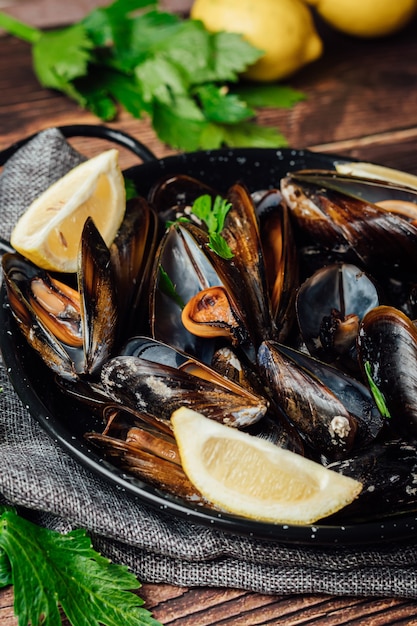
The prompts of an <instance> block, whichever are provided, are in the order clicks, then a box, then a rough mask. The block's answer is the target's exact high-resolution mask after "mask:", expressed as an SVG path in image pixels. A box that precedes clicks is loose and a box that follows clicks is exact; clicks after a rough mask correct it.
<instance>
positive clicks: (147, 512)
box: [0, 129, 417, 598]
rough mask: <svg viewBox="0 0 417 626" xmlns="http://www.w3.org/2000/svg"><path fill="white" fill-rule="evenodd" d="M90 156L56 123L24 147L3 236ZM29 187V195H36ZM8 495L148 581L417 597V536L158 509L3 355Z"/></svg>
mask: <svg viewBox="0 0 417 626" xmlns="http://www.w3.org/2000/svg"><path fill="white" fill-rule="evenodd" d="M81 158H82V157H81V156H80V155H78V154H77V153H76V152H75V151H74V150H73V149H72V148H70V147H69V145H68V143H67V142H66V140H65V139H64V138H63V137H62V135H61V134H60V132H59V131H58V130H56V129H50V130H47V131H44V132H42V133H40V134H39V135H38V136H37V137H36V138H35V139H33V140H31V142H30V143H29V144H27V145H26V146H24V147H23V148H21V149H20V150H19V152H18V153H17V154H16V155H14V156H13V157H12V158H11V159H10V160H9V161H8V163H7V164H6V166H5V167H4V169H3V172H2V174H1V176H0V207H1V209H0V210H1V216H2V217H1V226H0V230H1V235H2V237H4V238H8V237H9V235H10V232H11V229H12V226H13V224H14V222H15V220H16V218H17V217H18V216H19V215H20V214H21V212H22V211H23V210H24V209H25V207H26V206H27V204H28V202H29V201H30V200H31V199H32V198H33V197H34V196H35V195H37V194H38V193H39V192H40V191H41V190H42V189H43V188H45V187H47V186H48V185H49V184H51V182H52V181H53V180H56V179H57V178H59V177H60V176H62V175H63V174H64V173H65V171H67V170H68V169H70V168H71V167H73V166H74V165H75V164H76V162H78V161H79V160H80V159H81ZM26 192H28V193H26ZM0 387H1V388H2V389H3V391H2V392H1V393H0V501H2V502H7V503H11V504H14V505H15V506H18V507H22V511H24V513H25V514H26V515H27V516H28V517H30V518H31V519H32V520H33V521H35V522H37V523H40V524H42V525H44V526H46V527H49V528H54V529H56V530H59V531H61V532H66V531H68V530H70V529H72V528H75V527H82V528H86V529H87V530H88V531H89V533H90V536H91V537H92V540H93V543H94V546H95V547H96V549H97V550H99V551H101V552H102V553H103V554H104V555H106V556H108V557H109V558H111V559H113V560H114V561H115V562H118V563H124V564H126V565H128V566H129V567H130V568H131V569H132V570H133V571H134V572H135V574H136V575H137V576H138V577H139V579H140V580H141V581H142V582H166V583H171V584H176V585H184V586H213V587H235V588H239V589H247V590H252V591H258V592H262V593H276V594H296V593H330V594H341V595H356V596H362V595H374V596H389V597H394V596H396V597H404V598H416V597H417V567H416V565H417V541H410V542H408V544H403V545H400V544H398V545H395V544H386V545H383V546H382V547H381V546H369V545H367V546H363V547H354V548H352V547H349V548H346V547H345V548H344V547H342V546H340V547H338V546H336V545H335V546H334V547H324V548H323V547H318V546H315V545H314V544H313V543H312V545H311V546H307V547H305V546H298V545H286V544H282V543H278V542H274V541H266V540H264V541H262V540H257V539H255V538H252V537H242V536H238V535H233V534H231V533H228V532H224V531H222V530H219V529H215V528H211V527H204V526H199V525H197V524H193V523H190V522H188V521H187V520H185V519H180V518H175V517H173V516H171V515H168V514H166V513H164V511H159V510H154V509H152V508H150V507H148V506H147V505H146V504H144V503H142V502H140V501H139V500H138V499H136V498H135V497H133V496H131V495H129V494H126V493H124V492H121V491H120V490H119V489H117V488H116V487H113V486H111V485H109V484H108V483H107V482H104V481H103V480H101V478H99V477H98V476H96V475H95V474H93V473H90V472H89V471H88V470H86V469H85V468H84V467H81V466H80V465H79V464H78V463H77V462H75V461H74V460H73V458H72V457H70V456H69V455H68V454H67V453H66V452H64V451H63V450H62V449H61V448H60V447H59V446H58V445H57V444H56V443H55V442H54V441H53V440H52V439H51V438H50V437H49V436H48V435H47V434H46V433H45V432H44V431H43V430H42V428H41V427H40V426H39V425H38V423H37V422H36V420H34V419H33V418H32V417H31V416H30V415H29V413H28V412H27V410H26V409H25V408H24V407H23V405H22V404H21V402H20V400H19V398H18V397H17V395H16V394H15V392H14V390H13V389H12V386H11V384H10V382H9V380H8V377H7V373H6V371H5V367H4V366H3V365H2V363H0Z"/></svg>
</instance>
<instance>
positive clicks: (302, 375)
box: [3, 171, 417, 518]
mask: <svg viewBox="0 0 417 626" xmlns="http://www.w3.org/2000/svg"><path fill="white" fill-rule="evenodd" d="M249 182H250V181H249ZM271 183H273V184H275V185H276V187H275V188H273V187H272V186H271V189H268V190H252V189H251V190H249V189H248V188H247V187H246V186H245V184H242V183H235V184H234V185H232V186H231V187H230V188H229V189H228V190H227V191H226V192H225V193H223V194H219V192H218V191H217V190H215V189H212V188H211V187H210V186H209V185H208V184H206V183H205V182H202V181H199V180H196V179H193V178H191V177H190V176H185V175H178V176H170V177H168V178H167V179H165V180H162V181H160V182H158V183H157V184H156V185H155V186H154V187H153V188H152V189H151V191H150V193H149V196H148V198H146V199H144V198H139V199H136V200H135V203H136V205H137V206H139V207H140V210H139V213H138V214H135V217H131V218H130V220H131V221H127V220H126V221H125V222H124V227H122V230H121V231H120V233H119V236H118V238H117V239H116V240H115V242H114V243H113V245H112V246H111V248H110V250H105V249H104V248H103V247H102V246H101V244H100V245H99V244H98V243H97V242H96V241H95V240H94V243H90V244H88V243H87V242H88V241H89V238H90V235H88V228H87V227H86V232H85V235H83V241H84V246H85V251H84V253H83V254H82V255H81V259H82V263H83V264H84V266H85V268H86V269H84V270H81V269H80V272H79V276H78V286H77V285H75V288H74V289H73V291H71V292H70V296H67V295H66V289H64V288H62V287H61V286H60V285H59V284H57V283H56V279H55V277H52V278H51V277H47V276H45V275H43V276H42V275H41V272H40V271H39V270H37V268H34V267H30V266H29V265H28V263H27V261H26V260H24V259H22V258H19V257H18V255H10V256H9V255H5V257H4V260H3V269H4V274H5V279H6V284H7V288H8V298H9V303H10V306H11V308H12V309H13V312H14V315H15V317H16V319H17V320H18V324H19V327H20V328H21V329H22V331H23V333H24V334H25V336H26V337H27V339H28V341H29V342H30V343H31V345H32V346H33V347H34V348H35V349H36V350H38V351H39V353H40V354H42V356H43V358H44V359H45V361H46V362H47V364H48V366H49V367H51V368H52V369H53V370H54V372H56V373H57V374H58V375H59V376H60V377H64V378H67V379H70V380H71V381H72V382H71V385H72V387H71V390H70V386H71V385H70V386H69V387H68V390H70V391H71V393H72V394H73V397H75V394H76V393H77V389H81V385H82V384H85V385H87V386H86V387H85V388H84V389H86V390H87V391H86V392H84V391H83V392H81V391H80V395H79V398H81V397H82V393H84V395H85V396H86V395H88V393H89V392H88V389H89V385H91V390H93V389H94V393H93V391H92V393H91V396H92V397H91V398H90V400H91V403H92V406H93V408H92V410H95V411H96V412H97V413H98V414H99V415H100V417H101V419H102V420H103V430H102V432H94V433H93V432H90V433H87V434H86V437H87V439H88V440H89V441H90V442H91V443H93V444H95V445H97V446H99V447H100V448H102V450H103V451H104V453H105V454H106V456H107V458H109V459H110V460H111V462H112V463H115V464H118V465H120V466H121V467H122V468H123V469H124V470H126V471H128V472H131V473H132V474H134V475H136V476H140V477H141V478H143V479H144V480H145V481H148V482H151V483H152V484H153V485H155V486H156V487H158V488H160V489H162V490H166V491H169V492H170V493H173V494H176V495H178V496H179V497H181V498H185V499H191V500H192V501H194V502H199V503H203V504H204V505H206V506H207V505H209V504H208V503H204V502H203V500H202V498H201V495H200V494H198V493H197V492H196V491H195V490H194V489H193V488H192V486H190V484H189V482H188V481H187V479H186V477H185V475H184V473H183V471H182V468H181V466H180V464H179V463H178V457H177V450H176V444H175V439H174V437H173V434H172V431H171V427H170V415H171V413H172V411H174V410H175V409H176V408H178V407H179V406H184V405H186V406H190V407H192V408H194V409H195V410H197V411H199V412H201V413H203V414H205V415H206V416H207V417H210V418H211V419H214V420H218V421H221V422H222V423H224V424H227V425H228V426H230V427H232V428H239V429H242V430H246V431H247V432H250V433H251V434H253V435H254V436H257V437H266V438H268V439H270V440H271V441H274V443H275V444H276V445H279V446H282V447H287V448H289V449H291V450H293V451H296V452H297V453H299V454H304V455H305V456H307V457H309V458H312V459H314V460H316V461H318V462H321V463H322V464H323V465H326V466H328V467H331V468H335V469H336V470H337V471H340V472H341V473H344V472H346V473H349V474H350V475H352V476H353V477H357V478H358V479H360V480H363V481H364V484H365V482H366V481H365V479H364V478H363V475H362V470H363V467H369V466H372V467H375V468H378V467H381V465H380V464H381V463H384V466H383V467H384V471H381V472H379V471H378V469H375V471H374V473H373V474H372V477H373V478H372V479H373V480H374V479H375V480H376V478H375V476H378V475H379V479H378V480H379V483H378V489H377V491H378V493H384V492H385V493H387V494H388V493H390V494H391V491H389V489H390V488H391V487H390V484H392V474H390V470H389V462H390V459H392V458H394V456H395V454H396V452H395V451H396V450H397V451H398V453H399V454H400V453H401V458H404V459H405V461H404V463H405V469H404V474H405V475H406V478H405V479H404V480H403V481H402V484H404V485H406V487H404V489H406V490H407V494H408V495H407V496H405V495H404V498H403V501H402V507H405V508H406V507H407V506H410V507H411V506H414V507H415V505H416V502H417V501H416V497H415V495H414V491H413V489H411V488H410V485H411V483H412V480H411V478H410V476H411V473H412V472H413V471H414V461H413V460H412V454H408V453H407V454H405V453H404V450H409V449H411V448H412V447H413V446H414V445H415V444H414V439H415V437H416V433H417V426H416V423H417V416H416V414H415V409H414V398H415V392H416V384H415V381H414V373H415V372H416V371H417V363H416V361H415V360H416V359H417V332H416V330H415V326H414V322H413V321H412V319H411V318H410V317H409V314H410V307H411V304H410V303H411V302H412V298H413V295H412V294H413V291H412V290H413V289H416V287H415V286H416V285H417V275H416V280H414V271H413V267H414V265H415V261H417V252H416V250H417V245H416V244H417V225H416V224H417V221H416V216H415V215H414V206H415V207H416V209H417V192H416V191H415V190H413V189H411V188H407V187H405V186H400V185H399V184H395V185H394V184H392V183H384V182H382V181H379V182H375V181H373V180H368V179H361V178H359V177H355V176H352V175H341V174H338V173H336V172H328V171H302V172H290V173H289V174H288V176H286V177H284V178H283V180H282V181H271ZM202 194H205V195H207V196H208V197H210V198H211V199H212V200H214V199H215V198H217V197H218V196H219V195H222V197H223V199H224V200H225V202H227V204H228V205H229V209H228V212H227V215H226V217H225V220H224V225H223V228H222V231H221V237H222V238H223V240H224V241H225V242H226V244H227V246H228V249H229V250H230V253H231V254H230V256H229V257H227V258H226V257H224V256H222V255H221V254H219V252H218V251H217V250H215V249H214V248H213V246H212V244H211V240H210V232H209V229H208V227H207V224H205V223H204V221H202V220H201V219H199V218H198V216H196V215H195V214H193V203H194V201H195V200H196V199H197V198H198V197H200V196H201V195H202ZM156 216H158V217H156ZM89 228H90V230H93V226H92V225H90V226H89ZM123 228H124V230H123ZM131 232H132V233H135V238H134V240H133V243H132V241H131V240H130V238H129V233H131ZM158 233H159V236H157V235H158ZM91 236H93V235H91ZM94 236H95V235H94ZM125 241H128V242H129V243H128V244H126V248H125V247H124V246H125ZM100 249H101V250H102V256H101V260H100V254H99V253H98V251H99V250H100ZM126 259H131V261H129V262H127V261H126ZM126 266H129V270H128V272H127V273H126V274H125V273H123V270H124V268H125V267H126ZM89 267H97V271H95V272H91V271H89V269H88V268H89ZM98 268H100V269H98ZM35 275H36V280H35V281H34V280H33V279H32V278H34V277H35ZM403 277H404V280H403ZM38 279H39V280H41V281H42V283H41V284H42V285H43V286H42V289H45V290H46V289H47V290H51V291H54V290H55V289H57V290H61V289H62V295H59V300H60V302H62V305H61V306H62V309H63V311H65V312H64V313H62V312H60V313H58V314H57V315H56V316H55V318H56V319H57V320H58V322H59V324H58V325H59V326H60V327H61V326H62V327H63V328H65V330H67V329H70V331H71V332H72V327H73V326H74V327H75V329H76V330H75V331H74V333H73V334H74V336H77V342H78V343H74V345H72V344H71V341H70V340H69V339H68V338H67V336H66V335H65V336H64V335H61V334H58V333H57V332H56V331H54V330H53V325H54V324H55V319H54V324H52V323H51V322H49V321H44V310H43V308H42V309H41V308H39V306H38V298H37V296H36V293H37V289H38V287H37V284H38V283H37V280H38ZM48 281H52V282H51V283H49V282H48ZM399 283H400V284H401V290H400V289H397V290H395V289H394V285H398V284H399ZM131 284H132V285H134V289H133V290H131V288H130V285H131ZM46 285H48V286H47V287H46ZM403 287H404V289H405V290H406V293H405V294H404V291H403V290H402V288H403ZM407 290H408V291H407ZM395 291H396V293H397V294H398V293H399V292H400V291H401V296H400V297H398V298H396V299H395V298H392V295H393V293H394V292H395ZM416 292H417V290H416ZM57 297H58V296H57ZM66 298H69V300H70V301H71V304H66V303H67V300H66ZM120 303H122V304H123V306H120ZM404 303H406V304H404ZM388 305H389V306H388ZM148 307H149V309H148ZM401 308H403V309H406V310H404V311H401V310H400V309H401ZM126 311H127V312H128V313H129V315H128V317H125V314H126ZM416 317H417V315H416ZM394 318H395V325H394V321H393V320H394ZM74 320H75V321H74ZM405 320H406V321H405ZM398 329H399V330H398ZM69 346H70V347H69ZM393 355H394V359H392V358H391V357H393ZM393 360H394V363H395V365H394V367H392V362H393ZM399 378H401V383H402V384H401V385H399V384H397V383H398V379H399ZM381 398H382V402H381ZM385 405H386V406H387V407H388V410H387V411H386V412H385V411H384V410H383V408H381V407H383V406H385ZM159 442H160V445H159ZM407 446H411V448H407ZM384 450H389V454H384V453H382V452H381V451H384ZM387 459H388V460H387ZM392 471H393V472H395V471H396V470H395V464H393V470H392ZM410 480H411V482H410ZM368 482H369V481H368ZM374 483H375V481H374ZM374 483H372V484H371V483H369V484H368V487H369V489H368V491H369V492H371V491H373V490H374V489H375V484H374ZM384 490H385V491H384ZM365 491H366V490H365ZM369 502H370V503H368V500H367V498H365V497H362V496H359V498H358V501H357V503H356V504H355V508H354V511H353V513H352V515H354V516H357V517H358V518H366V517H367V516H369V515H370V511H369V510H368V508H367V507H371V506H373V505H372V498H371V499H369ZM387 502H389V511H388V505H387V509H386V511H385V512H386V513H387V514H392V512H393V511H392V496H391V495H390V496H389V497H388V496H387ZM379 513H381V514H384V507H383V506H382V509H381V511H379ZM350 514H351V513H350V512H349V515H350Z"/></svg>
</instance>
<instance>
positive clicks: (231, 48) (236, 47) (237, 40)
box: [195, 32, 263, 83]
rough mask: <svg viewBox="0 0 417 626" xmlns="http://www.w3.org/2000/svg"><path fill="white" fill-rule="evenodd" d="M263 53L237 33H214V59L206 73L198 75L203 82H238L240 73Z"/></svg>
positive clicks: (212, 54) (197, 77)
mask: <svg viewBox="0 0 417 626" xmlns="http://www.w3.org/2000/svg"><path fill="white" fill-rule="evenodd" d="M262 55H263V51H262V50H258V49H257V48H255V47H254V46H252V45H251V44H250V43H249V42H247V41H246V40H245V39H243V37H242V36H241V35H238V34H236V33H226V32H219V33H214V34H213V35H212V53H211V56H212V59H211V63H208V64H207V67H206V71H205V73H202V74H201V76H196V77H195V78H196V83H197V80H198V82H199V83H203V82H237V81H238V80H239V75H240V74H241V73H242V72H244V71H245V70H246V69H247V68H248V67H249V66H250V65H252V64H253V63H255V61H257V60H258V59H259V58H260V57H261V56H262Z"/></svg>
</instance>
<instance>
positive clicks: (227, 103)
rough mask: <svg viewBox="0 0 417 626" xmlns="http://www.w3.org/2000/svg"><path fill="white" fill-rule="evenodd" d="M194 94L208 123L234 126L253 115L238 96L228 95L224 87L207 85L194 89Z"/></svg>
mask: <svg viewBox="0 0 417 626" xmlns="http://www.w3.org/2000/svg"><path fill="white" fill-rule="evenodd" d="M195 94H196V96H197V97H198V99H199V101H200V102H201V106H202V109H203V111H204V114H205V116H206V118H207V119H208V120H209V121H210V122H218V123H220V124H222V123H223V124H235V123H236V122H242V121H243V120H247V119H250V118H251V117H253V116H254V115H255V112H254V111H253V109H250V108H249V107H248V106H247V105H246V103H245V102H244V101H243V100H241V99H240V98H239V97H238V96H236V95H234V94H230V93H228V91H227V88H225V87H218V86H217V85H213V84H212V83H208V84H206V85H200V86H199V87H196V89H195Z"/></svg>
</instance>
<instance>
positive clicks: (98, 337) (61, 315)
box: [2, 218, 119, 379]
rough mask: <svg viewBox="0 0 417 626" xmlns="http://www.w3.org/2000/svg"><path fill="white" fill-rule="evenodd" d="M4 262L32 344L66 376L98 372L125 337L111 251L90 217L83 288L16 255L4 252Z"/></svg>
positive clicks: (13, 302) (16, 310)
mask: <svg viewBox="0 0 417 626" xmlns="http://www.w3.org/2000/svg"><path fill="white" fill-rule="evenodd" d="M2 266H3V271H4V278H5V284H6V288H7V293H8V299H9V304H10V307H11V310H12V312H13V315H14V317H15V319H16V320H17V323H18V326H19V328H20V330H21V331H22V333H23V334H24V336H25V337H26V339H27V341H28V343H29V345H30V346H31V347H32V348H33V349H34V350H35V351H36V352H37V353H38V354H39V356H40V357H41V358H42V359H43V361H44V362H45V363H46V365H47V366H48V367H50V368H51V369H52V370H53V371H54V372H56V373H57V374H59V376H62V377H63V378H66V379H76V378H77V377H78V376H80V375H94V374H95V373H96V372H97V370H98V369H99V368H100V366H101V365H102V363H103V362H104V361H106V360H107V359H108V358H109V356H110V354H111V353H112V351H113V349H114V348H115V346H116V343H117V340H118V339H119V337H118V333H117V311H118V307H117V298H116V292H115V285H114V276H113V274H112V271H111V262H110V252H109V250H108V248H107V246H106V244H105V243H104V241H103V239H102V237H101V235H100V233H99V231H98V230H97V228H96V227H95V225H94V223H93V221H92V220H91V219H90V218H89V219H87V221H86V223H85V226H84V229H83V233H82V238H81V249H80V254H79V269H78V273H77V283H78V288H73V287H70V286H69V285H67V284H66V283H63V282H62V281H61V279H60V280H59V281H57V280H56V279H55V278H53V277H52V276H51V275H50V274H49V273H47V272H45V271H43V270H41V269H39V268H38V267H37V266H35V265H33V264H31V263H30V262H29V261H27V260H26V259H24V258H23V257H21V256H20V255H18V254H15V253H9V254H7V255H4V257H3V260H2ZM71 278H72V280H74V277H71Z"/></svg>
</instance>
